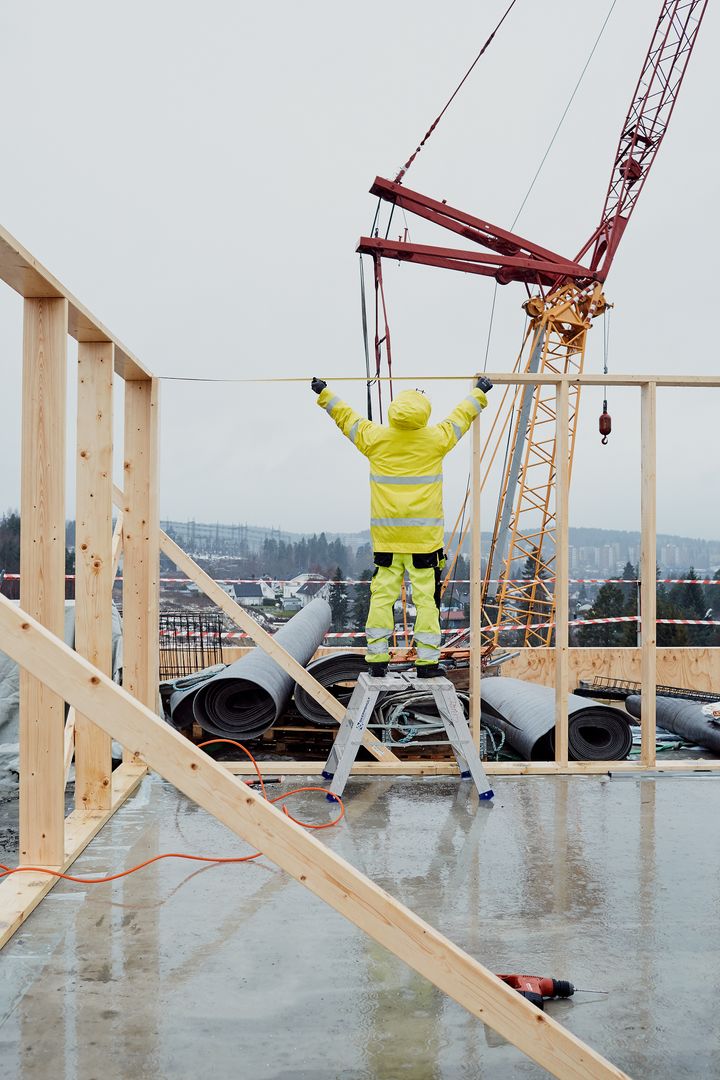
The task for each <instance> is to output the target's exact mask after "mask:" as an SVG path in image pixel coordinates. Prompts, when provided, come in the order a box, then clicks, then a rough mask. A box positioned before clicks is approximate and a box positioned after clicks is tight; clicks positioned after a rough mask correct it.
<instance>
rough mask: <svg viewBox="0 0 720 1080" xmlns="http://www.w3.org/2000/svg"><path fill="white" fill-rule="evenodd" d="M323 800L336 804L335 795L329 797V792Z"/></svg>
mask: <svg viewBox="0 0 720 1080" xmlns="http://www.w3.org/2000/svg"><path fill="white" fill-rule="evenodd" d="M325 798H326V800H327V801H328V802H337V801H338V799H337V797H336V796H335V795H331V794H330V792H328V793H327V795H326V796H325Z"/></svg>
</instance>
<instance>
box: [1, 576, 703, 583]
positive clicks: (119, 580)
mask: <svg viewBox="0 0 720 1080" xmlns="http://www.w3.org/2000/svg"><path fill="white" fill-rule="evenodd" d="M2 577H3V578H4V580H5V581H19V580H20V575H19V574H3V575H2ZM65 580H66V581H74V580H75V574H66V575H65ZM259 580H260V579H258V578H213V581H214V582H215V583H216V584H217V585H257V584H258V582H259ZM272 580H273V581H274V582H275V584H277V585H289V584H291V581H290V580H286V579H281V578H273V579H272ZM450 580H451V581H452V582H454V583H455V584H456V585H470V584H471V582H470V579H469V578H451V579H450ZM489 580H490V582H492V583H493V584H497V583H498V582H499V581H505V582H507V583H508V584H512V585H537V584H540V583H543V584H545V585H554V584H555V582H556V581H557V578H554V577H546V578H490V579H489ZM655 580H656V582H657V584H658V585H720V578H656V579H655ZM568 582H569V584H570V585H639V584H640V579H639V578H568ZM310 583H311V584H313V585H320V584H322V585H369V584H370V581H366V580H358V579H357V578H343V579H341V580H340V581H336V580H335V579H334V578H321V579H318V578H314V579H311V582H310ZM115 584H118V585H119V584H122V575H118V577H116V578H115ZM160 584H161V585H188V584H191V580H190V578H186V577H161V578H160Z"/></svg>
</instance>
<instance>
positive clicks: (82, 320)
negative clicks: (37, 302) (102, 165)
mask: <svg viewBox="0 0 720 1080" xmlns="http://www.w3.org/2000/svg"><path fill="white" fill-rule="evenodd" d="M0 280H2V281H4V282H5V283H6V285H9V286H10V288H11V289H14V290H15V292H17V293H20V295H21V296H24V297H26V298H35V299H40V298H47V297H57V298H61V299H65V300H67V302H68V333H69V334H70V335H71V336H72V337H74V338H75V340H76V341H111V342H113V344H114V345H115V371H116V372H117V373H118V375H120V376H121V378H123V379H149V378H150V372H149V371H148V370H147V368H145V367H144V366H143V365H142V364H141V363H140V361H139V360H138V359H137V357H135V356H133V354H132V353H131V352H130V350H129V349H126V348H125V346H124V345H123V344H122V343H121V342H120V341H118V339H117V338H116V337H115V336H114V335H113V334H111V333H110V331H109V330H108V329H107V328H106V327H105V326H103V324H102V323H101V322H100V321H99V319H96V318H95V316H94V315H92V314H91V313H90V312H89V311H88V309H87V308H86V307H85V306H84V305H83V304H81V303H80V301H79V300H77V299H76V298H75V297H74V296H73V295H72V293H71V292H70V291H69V290H68V289H66V288H65V286H64V285H63V284H62V283H61V282H60V281H58V279H57V278H56V277H55V275H54V274H51V273H50V271H49V270H46V269H45V267H44V266H43V265H42V263H39V262H38V261H37V259H35V258H33V256H32V255H31V254H30V252H29V251H28V250H27V249H26V248H24V247H23V246H22V244H20V243H19V242H18V241H17V240H16V239H15V238H14V237H13V236H11V235H10V233H9V232H7V231H6V230H5V229H3V228H2V227H0Z"/></svg>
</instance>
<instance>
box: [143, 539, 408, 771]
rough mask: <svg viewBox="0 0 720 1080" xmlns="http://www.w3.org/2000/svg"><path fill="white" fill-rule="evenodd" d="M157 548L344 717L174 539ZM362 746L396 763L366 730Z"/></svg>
mask: <svg viewBox="0 0 720 1080" xmlns="http://www.w3.org/2000/svg"><path fill="white" fill-rule="evenodd" d="M160 547H161V548H162V550H163V551H164V552H165V554H166V555H167V557H168V558H169V559H171V560H172V562H174V563H175V565H176V566H177V568H178V570H182V572H183V573H184V574H187V576H188V577H189V578H190V579H191V580H192V581H194V582H195V584H196V585H197V586H198V587H199V588H200V589H202V591H203V592H204V593H205V595H206V596H208V597H209V598H210V599H211V600H212V602H213V603H214V604H217V606H218V607H219V608H220V609H221V610H222V611H224V612H225V614H226V615H227V616H228V618H230V619H232V621H233V622H234V623H235V624H236V625H237V626H239V627H240V629H241V630H244V631H245V632H246V633H247V634H249V636H250V637H251V638H252V639H253V641H254V642H255V644H256V645H258V646H259V647H260V648H261V649H263V651H264V652H266V653H267V654H268V656H271V657H272V659H273V660H274V661H275V663H276V664H279V666H280V667H281V668H283V670H284V671H286V672H287V673H288V675H290V676H292V678H293V679H294V680H295V682H297V683H299V684H300V686H302V687H303V689H305V690H307V692H308V694H310V695H312V697H313V698H314V699H315V701H317V702H318V704H319V705H322V707H323V708H324V709H325V710H326V711H327V712H329V713H330V715H331V716H332V718H333V719H334V720H337V722H338V723H340V722H341V721H342V719H343V717H344V716H345V709H344V708H343V706H342V705H341V704H340V702H339V701H338V700H337V698H334V697H333V696H332V694H331V693H329V691H327V690H326V689H325V687H324V686H321V685H320V683H319V682H318V681H317V679H315V678H313V676H312V675H310V674H309V673H308V672H307V671H306V670H305V668H304V667H303V666H302V664H299V663H298V662H297V660H295V659H294V658H293V657H292V656H291V655H290V653H288V652H286V650H285V649H283V647H282V645H280V644H279V642H277V641H276V640H275V638H274V637H273V636H272V634H268V632H267V630H263V628H262V627H261V626H260V625H259V624H258V623H256V622H255V620H254V619H253V618H252V616H251V615H248V613H247V612H246V611H244V610H243V608H241V607H240V605H239V604H237V603H236V602H235V601H234V600H233V599H232V598H231V597H229V596H228V594H227V593H226V592H225V591H224V590H223V589H221V588H220V586H219V585H218V584H217V583H216V582H214V581H213V579H212V578H211V577H210V575H209V574H206V573H205V571H204V570H202V569H201V568H200V567H199V566H198V565H197V563H196V562H194V561H193V560H192V559H191V558H190V556H189V555H187V554H186V553H185V552H184V551H183V550H182V548H181V547H178V545H177V544H176V543H175V541H174V540H171V539H170V537H169V536H168V535H167V533H165V532H162V531H160ZM363 746H366V747H367V749H368V750H369V751H370V753H371V754H372V755H373V757H375V758H377V760H378V761H397V760H398V759H397V757H396V755H395V754H393V752H392V750H390V749H389V748H388V747H386V746H385V745H384V744H383V743H382V742H380V740H379V739H378V738H376V737H375V735H373V734H372V733H371V732H369V731H366V732H365V735H364V736H363Z"/></svg>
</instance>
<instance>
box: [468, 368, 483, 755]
mask: <svg viewBox="0 0 720 1080" xmlns="http://www.w3.org/2000/svg"><path fill="white" fill-rule="evenodd" d="M473 386H475V380H473ZM480 430H481V428H480V418H479V417H478V419H477V420H476V421H475V423H474V424H473V426H472V451H471V456H470V515H471V521H472V525H471V527H470V717H469V719H470V730H471V732H472V737H473V742H474V743H475V746H476V747H477V749H478V750H479V749H480V724H481V721H480V712H481V703H482V697H481V694H482V685H481V681H482V676H481V670H480V659H481V656H482V636H481V633H480V630H481V627H482V600H481V596H482V557H481V537H482V532H481V530H482V523H481V517H480V498H481V491H482V477H481V475H480V453H481V451H480Z"/></svg>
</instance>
